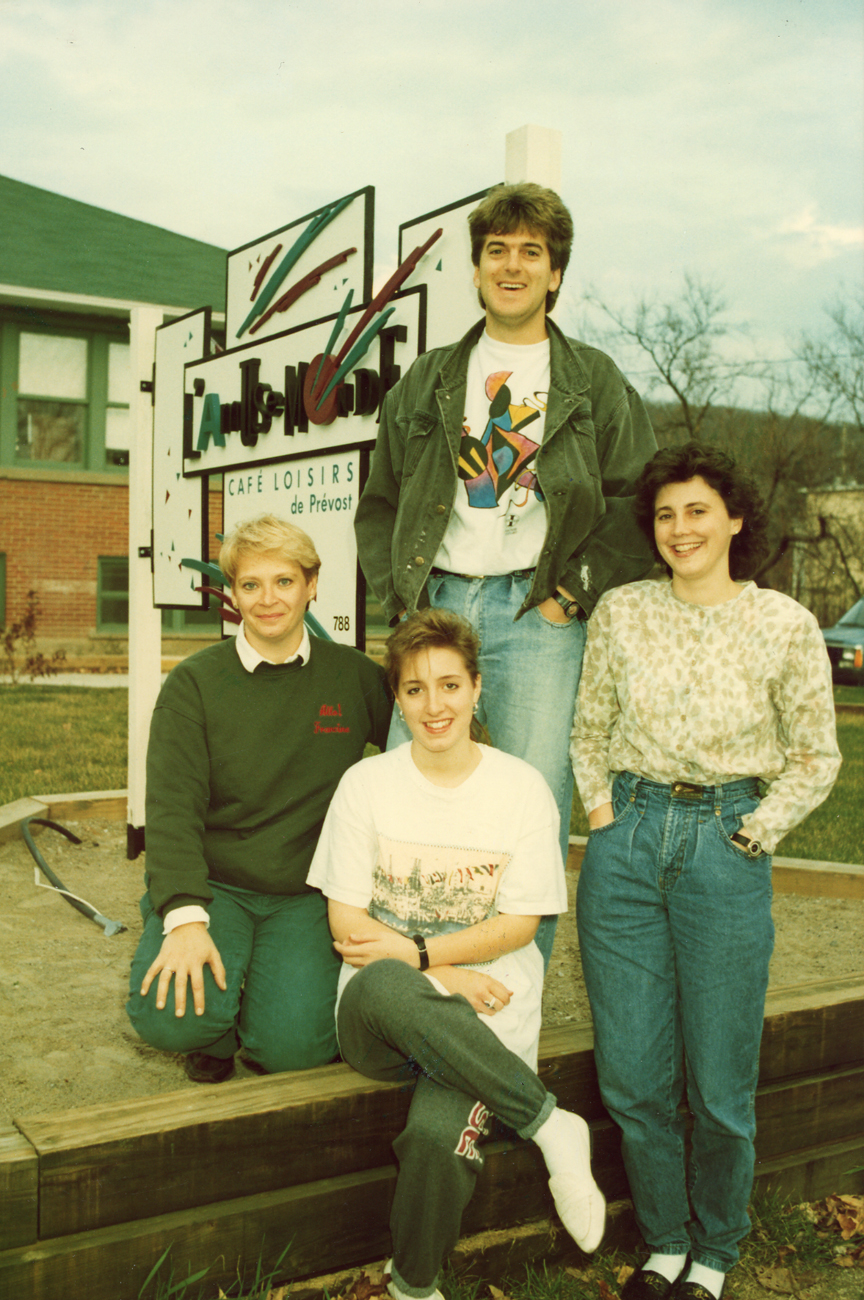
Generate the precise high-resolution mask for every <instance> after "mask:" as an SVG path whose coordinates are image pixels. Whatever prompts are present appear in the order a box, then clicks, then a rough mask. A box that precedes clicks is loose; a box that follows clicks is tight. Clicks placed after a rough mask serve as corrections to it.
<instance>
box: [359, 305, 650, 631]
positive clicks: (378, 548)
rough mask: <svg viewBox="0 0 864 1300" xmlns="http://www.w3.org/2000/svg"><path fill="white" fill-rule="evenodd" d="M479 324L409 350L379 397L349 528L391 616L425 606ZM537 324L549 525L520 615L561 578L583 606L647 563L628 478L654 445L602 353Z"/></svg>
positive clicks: (637, 574)
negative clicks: (399, 373)
mask: <svg viewBox="0 0 864 1300" xmlns="http://www.w3.org/2000/svg"><path fill="white" fill-rule="evenodd" d="M484 325H485V322H484V321H478V323H477V324H476V325H474V326H472V328H471V329H470V330H469V331H468V333H467V334H466V335H465V336H464V338H462V339H461V340H460V341H459V342H458V343H456V344H453V345H451V346H449V347H443V348H435V349H433V350H432V351H431V352H426V353H424V354H423V356H421V357H418V358H417V360H416V361H415V362H414V364H413V365H412V366H411V368H410V370H409V371H408V372H407V373H406V374H405V375H404V376H403V377H402V379H400V381H399V382H398V384H396V385H395V387H394V388H392V389H391V390H390V392H389V393H388V394H387V396H386V397H385V399H384V403H383V406H382V410H381V425H380V429H379V432H378V440H377V442H376V444H375V452H374V455H373V458H372V470H371V473H370V475H369V479H368V481H367V483H366V486H365V487H364V489H363V493H362V495H361V497H360V501H359V504H358V506H357V514H356V518H355V521H354V527H355V531H356V534H357V549H358V554H359V558H360V564H361V566H362V568H363V572H364V573H365V575H366V578H367V580H368V582H369V584H370V586H371V587H372V590H373V591H374V592H375V595H376V596H377V597H378V599H379V600H380V601H381V603H382V606H383V609H384V613H385V616H386V618H387V620H388V622H389V623H390V624H391V625H392V624H394V623H396V622H397V620H398V617H399V615H400V613H401V612H402V610H403V609H405V610H407V611H408V613H409V614H410V613H413V612H414V610H415V609H417V608H418V607H422V606H424V605H427V604H428V603H429V602H428V597H427V594H426V580H427V578H428V576H429V570H430V569H431V567H432V565H433V563H434V561H435V555H436V553H437V551H438V548H439V546H440V544H441V539H442V538H443V536H444V533H445V530H446V528H447V523H448V521H449V519H450V514H451V511H452V509H453V504H454V501H455V499H456V491H457V488H458V485H459V478H458V472H457V463H458V459H459V444H460V440H461V435H462V419H463V416H464V413H465V389H466V376H467V372H468V358H469V356H470V354H471V350H472V348H473V347H474V345H475V344H476V342H477V340H478V339H479V337H480V335H481V333H482V332H483V329H484ZM547 326H548V330H549V338H550V363H551V364H550V368H551V376H552V378H551V387H550V392H549V404H548V408H547V411H546V428H545V434H544V437H543V444H542V446H541V447H540V450H539V452H538V453H537V458H536V461H535V464H534V466H533V469H534V471H535V473H536V475H537V479H538V482H539V485H540V490H541V492H542V493H543V500H544V504H545V507H546V519H547V528H546V538H545V541H544V544H543V550H542V552H541V554H540V558H539V560H538V562H537V568H536V571H535V575H534V581H533V583H532V584H531V590H530V592H529V593H528V596H527V597H526V599H525V602H524V604H523V606H522V608H521V609H520V611H519V614H518V615H517V617H519V618H521V617H522V615H523V614H524V613H525V612H526V611H527V610H529V609H530V608H531V607H532V606H533V605H539V604H540V603H541V601H543V600H545V599H546V598H547V597H548V596H551V595H552V594H553V592H554V591H555V589H556V587H557V586H558V585H559V584H560V585H561V586H562V587H564V588H566V590H567V591H569V592H570V593H571V594H572V595H573V597H574V598H575V599H576V600H577V601H578V602H579V604H580V606H581V607H582V609H583V610H584V611H585V613H586V614H590V613H591V611H592V609H593V608H594V606H595V604H596V603H597V601H598V600H599V598H600V597H601V596H602V595H603V593H604V592H605V591H607V590H608V589H609V588H610V587H618V586H620V585H621V584H622V583H624V582H634V581H635V580H636V579H638V578H641V577H644V575H645V574H646V573H647V572H648V571H649V569H650V568H651V565H652V562H653V556H652V553H651V549H650V547H649V546H648V543H647V541H646V540H645V537H644V535H643V534H642V532H641V531H640V529H639V527H638V525H637V523H636V520H635V518H634V515H633V510H632V490H633V483H634V482H635V480H636V478H637V477H638V475H639V472H640V471H641V469H642V466H643V465H644V464H645V462H646V461H647V460H650V458H651V457H652V456H653V454H654V452H655V451H656V450H657V443H656V441H655V438H654V432H653V430H652V428H651V424H650V421H649V419H648V415H647V413H646V411H645V408H644V406H643V405H642V401H641V399H640V397H639V394H638V393H637V392H636V391H635V389H633V388H631V386H630V385H629V384H628V383H627V381H626V379H625V378H624V376H623V375H622V374H621V372H620V371H619V370H618V368H617V366H616V365H615V363H614V362H613V361H612V359H611V358H610V357H608V356H606V354H605V353H603V352H598V350H597V349H596V348H592V347H588V346H587V345H586V344H584V343H579V342H578V341H577V340H576V339H568V338H565V336H564V335H563V334H562V333H561V331H560V330H559V329H558V327H557V326H556V325H555V324H554V322H553V321H551V320H547Z"/></svg>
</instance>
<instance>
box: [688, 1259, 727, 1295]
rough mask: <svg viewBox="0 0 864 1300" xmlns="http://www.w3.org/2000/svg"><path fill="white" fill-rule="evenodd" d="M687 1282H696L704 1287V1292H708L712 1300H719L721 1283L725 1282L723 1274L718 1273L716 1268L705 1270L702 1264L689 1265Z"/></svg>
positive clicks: (721, 1288)
mask: <svg viewBox="0 0 864 1300" xmlns="http://www.w3.org/2000/svg"><path fill="white" fill-rule="evenodd" d="M687 1281H688V1282H698V1283H699V1285H700V1286H704V1288H705V1290H706V1291H710V1292H711V1294H712V1295H713V1296H714V1300H720V1292H721V1291H722V1290H723V1283H724V1282H725V1281H726V1274H725V1273H718V1272H717V1269H716V1268H706V1266H705V1265H704V1264H691V1265H690V1271H689V1273H688V1274H687Z"/></svg>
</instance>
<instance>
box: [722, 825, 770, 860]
mask: <svg viewBox="0 0 864 1300" xmlns="http://www.w3.org/2000/svg"><path fill="white" fill-rule="evenodd" d="M729 838H730V839H731V840H734V841H735V843H736V844H740V845H741V847H742V849H743V850H744V852H745V853H746V854H747V856H748V858H758V857H760V856H761V854H762V845H761V844H760V843H759V841H758V840H751V839H748V837H747V836H746V835H742V834H741V832H740V831H736V832H735V834H734V835H730V836H729Z"/></svg>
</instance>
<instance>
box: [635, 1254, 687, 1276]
mask: <svg viewBox="0 0 864 1300" xmlns="http://www.w3.org/2000/svg"><path fill="white" fill-rule="evenodd" d="M686 1263H687V1256H686V1255H649V1256H648V1258H647V1259H646V1261H645V1263H644V1264H643V1265H642V1267H643V1268H650V1270H651V1272H652V1273H659V1274H660V1276H661V1277H665V1279H666V1281H667V1282H676V1281H677V1280H678V1278H679V1277H680V1276H681V1270H682V1269H683V1267H684V1265H685V1264H686Z"/></svg>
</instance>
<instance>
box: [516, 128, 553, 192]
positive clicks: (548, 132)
mask: <svg viewBox="0 0 864 1300" xmlns="http://www.w3.org/2000/svg"><path fill="white" fill-rule="evenodd" d="M561 138H562V137H561V132H560V131H556V130H555V129H554V128H553V127H548V126H520V127H519V128H518V129H517V130H515V131H508V132H507V136H506V143H505V152H504V179H505V181H506V182H507V184H508V185H514V184H516V183H517V182H518V181H534V182H535V183H536V184H538V185H545V186H546V187H547V188H548V189H550V190H555V192H556V193H557V194H560V193H561Z"/></svg>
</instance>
